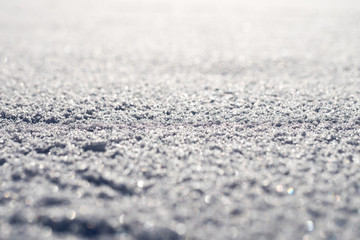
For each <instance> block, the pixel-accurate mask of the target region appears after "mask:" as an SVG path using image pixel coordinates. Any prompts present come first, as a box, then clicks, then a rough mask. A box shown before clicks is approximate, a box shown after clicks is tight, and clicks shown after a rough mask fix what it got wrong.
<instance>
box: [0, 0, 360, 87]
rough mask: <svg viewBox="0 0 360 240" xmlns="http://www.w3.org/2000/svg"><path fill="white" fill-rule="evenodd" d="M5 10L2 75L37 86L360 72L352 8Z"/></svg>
mask: <svg viewBox="0 0 360 240" xmlns="http://www.w3.org/2000/svg"><path fill="white" fill-rule="evenodd" d="M0 6H1V7H0V64H1V65H0V66H1V68H0V74H1V75H3V76H4V75H5V76H9V75H11V76H13V77H14V78H16V76H18V77H19V75H21V74H22V72H26V74H27V75H29V73H32V74H33V75H32V76H28V78H32V79H33V81H35V82H37V81H39V82H43V81H45V82H46V81H52V80H55V81H56V82H58V83H59V84H60V83H62V84H74V83H75V82H79V81H81V82H83V83H84V82H93V83H96V82H113V83H115V84H116V83H120V82H121V83H124V82H126V84H132V83H134V81H149V82H150V83H151V81H152V80H151V78H149V76H150V75H152V76H154V75H159V76H161V79H162V78H163V77H164V76H166V75H169V74H170V75H172V76H175V75H176V74H180V75H182V76H179V77H180V79H179V78H178V77H175V78H174V77H173V78H170V79H169V78H166V77H165V80H164V81H170V82H174V81H176V79H177V81H181V82H185V83H186V81H187V78H186V76H189V75H191V76H195V75H198V76H197V79H198V81H200V79H199V78H201V77H200V76H199V74H200V75H203V74H205V75H213V76H217V75H221V76H224V75H226V76H233V77H234V76H239V75H241V76H242V77H246V76H248V77H251V76H252V74H253V73H254V72H255V73H256V76H257V79H258V81H260V80H261V79H262V78H266V79H263V80H264V81H272V80H271V79H272V78H273V77H279V76H280V75H279V72H284V71H283V70H284V68H286V69H287V70H286V72H284V74H287V75H289V74H290V75H292V77H293V80H296V81H294V83H296V82H298V81H299V80H301V79H306V78H308V77H309V76H317V75H322V74H323V73H328V72H329V71H333V72H334V74H336V73H337V72H339V71H340V72H342V71H343V70H344V69H347V70H351V69H352V68H356V66H358V65H359V60H358V59H359V58H358V53H359V52H360V47H359V46H360V44H359V37H358V36H359V35H360V34H359V31H360V28H359V27H358V23H359V22H360V15H359V14H358V13H359V8H360V4H358V2H357V1H352V0H346V1H340V0H327V1H325V0H315V1H310V0H304V1H300V0H294V1H285V0H273V1H265V0H255V1H248V0H243V1H231V0H226V1H202V0H196V1H189V0H185V1H165V0H152V1H141V0H135V1H126V0H119V1H115V0H105V1H94V0H90V1H88V0H86V1H85V0H74V1H45V0H32V1H24V0H12V1H6V0H0ZM15 63H16V64H15ZM59 70H60V71H59ZM264 71H265V72H266V76H262V72H264ZM59 72H60V73H61V74H60V75H59ZM1 75H0V76H1ZM285 77H286V76H285ZM19 78H20V77H19ZM135 79H136V80H135ZM159 79H160V77H159ZM328 80H329V79H327V81H328ZM189 81H190V82H193V81H194V79H193V78H191V80H189ZM290 81H291V80H290ZM226 83H227V80H226V79H224V78H223V79H222V80H221V81H220V82H218V83H216V81H214V82H213V83H212V84H215V85H216V84H219V85H223V84H226ZM278 83H279V82H278ZM24 84H25V83H24ZM279 84H280V83H279ZM284 84H286V83H285V82H284Z"/></svg>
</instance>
